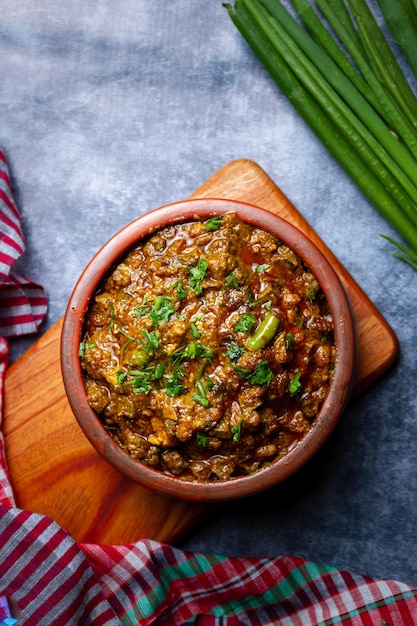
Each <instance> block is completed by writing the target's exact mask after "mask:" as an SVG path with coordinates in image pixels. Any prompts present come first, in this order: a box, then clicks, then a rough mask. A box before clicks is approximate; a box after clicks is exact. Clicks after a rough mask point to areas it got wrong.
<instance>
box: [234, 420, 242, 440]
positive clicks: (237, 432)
mask: <svg viewBox="0 0 417 626" xmlns="http://www.w3.org/2000/svg"><path fill="white" fill-rule="evenodd" d="M231 430H232V439H233V441H234V442H235V443H239V441H240V439H241V437H242V430H243V419H242V420H240V422H239V424H234V426H232V429H231Z"/></svg>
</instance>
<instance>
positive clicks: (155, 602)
mask: <svg viewBox="0 0 417 626" xmlns="http://www.w3.org/2000/svg"><path fill="white" fill-rule="evenodd" d="M23 251H24V238H23V234H22V229H21V224H20V219H19V214H18V212H17V210H16V208H15V204H14V201H13V196H12V190H11V184H10V179H9V174H8V170H7V165H6V160H5V157H4V154H3V153H2V152H1V151H0V303H1V308H0V320H1V321H0V323H1V329H0V399H1V397H2V389H3V381H4V374H5V371H6V366H7V359H8V344H7V339H6V338H7V337H11V336H13V335H17V334H23V333H33V332H36V331H37V330H38V328H39V325H40V323H41V321H42V319H43V317H44V315H45V311H46V298H45V294H44V292H43V290H42V288H41V287H39V286H38V285H35V284H34V283H33V282H31V281H29V280H28V279H26V278H23V277H21V276H18V275H17V274H15V273H14V272H13V264H14V262H15V261H16V260H17V259H18V257H19V256H20V255H21V254H22V253H23ZM0 408H1V407H0ZM0 418H1V413H0ZM0 424H1V422H0ZM3 443H4V442H3V439H2V438H1V432H0V626H9V625H11V624H16V623H18V624H25V625H29V626H54V625H55V624H56V625H57V626H65V625H66V624H69V625H74V626H87V625H90V624H91V625H94V626H116V625H117V624H122V625H125V626H128V625H132V626H133V625H137V624H143V625H145V626H149V625H151V624H152V625H153V624H155V625H156V624H160V625H167V626H170V625H171V624H172V625H177V624H178V625H186V624H196V625H197V626H221V625H222V626H241V625H250V626H252V625H253V626H258V625H259V626H260V625H266V624H277V625H279V626H319V625H320V626H327V625H330V624H342V623H343V624H348V625H351V626H371V625H376V626H415V625H416V624H417V589H416V588H414V587H412V586H410V585H407V584H404V583H400V582H396V581H393V580H375V579H373V578H370V577H367V576H362V575H357V574H352V573H350V572H347V571H343V570H338V569H336V568H333V567H329V566H327V565H324V564H321V563H313V562H311V561H306V560H303V559H301V558H296V557H291V556H283V557H277V558H276V559H266V558H228V557H226V556H222V555H218V554H209V553H197V554H193V553H190V552H184V551H182V550H179V549H176V548H174V547H171V546H168V545H164V544H160V543H157V542H155V541H150V540H148V539H143V540H142V541H138V542H136V543H133V544H129V545H125V546H102V545H92V544H79V543H76V542H74V541H73V539H72V538H71V537H70V535H69V534H68V533H67V532H66V531H65V530H63V529H62V528H60V527H59V526H58V525H57V524H56V523H55V522H54V521H53V520H51V519H49V518H48V517H45V516H43V515H38V514H35V513H32V512H30V511H23V510H20V509H19V508H17V507H16V505H15V502H14V498H13V491H12V487H11V484H10V480H9V476H8V472H7V468H6V461H5V455H4V447H3ZM11 614H12V615H11Z"/></svg>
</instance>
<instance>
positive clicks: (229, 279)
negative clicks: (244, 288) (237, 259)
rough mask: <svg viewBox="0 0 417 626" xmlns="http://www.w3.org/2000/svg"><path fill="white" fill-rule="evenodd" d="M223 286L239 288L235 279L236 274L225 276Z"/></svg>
mask: <svg viewBox="0 0 417 626" xmlns="http://www.w3.org/2000/svg"><path fill="white" fill-rule="evenodd" d="M224 284H225V286H226V287H239V281H238V279H237V275H236V272H232V273H231V274H229V275H228V276H226V279H225V281H224Z"/></svg>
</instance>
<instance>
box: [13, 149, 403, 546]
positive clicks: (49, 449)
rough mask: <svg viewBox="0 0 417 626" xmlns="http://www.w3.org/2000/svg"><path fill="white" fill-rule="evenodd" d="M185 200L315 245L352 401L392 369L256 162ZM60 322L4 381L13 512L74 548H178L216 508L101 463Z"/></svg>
mask: <svg viewBox="0 0 417 626" xmlns="http://www.w3.org/2000/svg"><path fill="white" fill-rule="evenodd" d="M191 197H194V198H196V197H213V198H214V197H217V198H227V199H235V200H243V201H245V202H249V203H251V204H255V205H258V206H261V207H263V208H265V209H268V210H270V211H272V212H274V213H277V214H279V215H280V216H281V217H283V218H285V219H287V220H288V221H290V222H292V223H293V224H294V225H295V226H298V227H299V228H300V229H301V230H303V231H304V232H305V233H307V234H308V235H309V236H310V238H311V239H313V240H314V241H315V242H316V244H318V246H319V247H320V248H321V249H322V251H323V252H324V253H325V254H326V256H327V257H328V258H329V260H330V261H331V262H332V264H333V265H334V267H335V269H336V270H337V272H338V274H339V276H340V278H341V279H342V281H343V283H344V285H345V288H346V290H347V292H348V294H349V297H350V300H351V303H352V307H353V310H354V315H355V318H356V324H357V332H358V353H359V359H358V371H357V377H356V381H355V386H354V394H357V393H359V392H360V391H362V390H364V389H365V388H367V387H368V386H369V385H370V384H371V383H372V382H374V381H375V380H376V379H377V378H379V377H380V376H381V375H382V374H384V373H385V372H386V371H387V370H388V369H389V368H390V367H391V366H392V365H393V364H394V362H395V360H396V358H397V355H398V341H397V338H396V336H395V334H394V333H393V331H392V329H391V328H390V326H389V325H388V324H387V322H386V320H385V319H384V318H383V317H382V315H381V314H380V313H379V312H378V310H377V309H376V308H375V306H374V305H373V304H372V303H371V302H370V300H369V299H368V298H367V296H366V295H365V294H364V292H363V291H362V289H361V288H360V287H359V286H358V284H357V283H356V282H355V281H354V280H353V278H352V277H351V276H350V275H349V273H348V272H347V271H346V269H345V268H344V267H343V266H342V265H341V264H340V263H339V261H338V260H337V259H336V257H335V256H334V255H333V254H332V252H331V251H330V250H329V249H328V248H327V246H326V245H325V244H324V243H323V241H321V240H320V238H319V237H318V235H317V234H316V233H315V232H314V230H313V229H312V228H311V226H310V225H309V224H308V223H307V222H306V220H305V219H304V218H303V217H302V215H301V214H300V213H299V212H298V211H297V210H296V209H295V207H294V206H293V205H292V204H291V202H290V201H289V200H288V198H287V197H286V196H285V195H284V194H283V193H282V191H281V190H280V189H279V188H278V187H277V186H276V185H275V184H274V183H273V181H272V180H271V179H270V178H269V177H268V176H267V174H266V173H265V172H264V171H263V170H262V169H261V168H260V167H259V166H258V165H257V164H256V163H254V162H253V161H248V160H243V159H242V160H236V161H232V162H231V163H228V164H227V165H225V166H224V167H223V168H222V169H220V170H219V171H218V172H217V173H215V174H214V175H213V176H212V177H211V178H210V179H209V180H208V181H206V182H205V183H204V184H203V185H202V186H201V187H200V188H199V189H198V190H197V191H196V192H195V193H194V194H193V195H192V196H191ZM123 225H124V224H121V225H120V226H121V227H122V226H123ZM329 239H330V236H329ZM61 325H62V323H61V321H59V322H57V323H56V324H55V325H54V326H53V327H52V328H51V329H50V330H49V331H47V332H46V333H45V334H44V335H43V336H42V337H41V338H40V339H39V340H38V341H37V342H36V343H35V344H34V345H33V346H32V347H31V348H30V349H29V350H28V351H27V352H26V353H25V354H24V355H23V356H22V357H20V359H18V360H17V361H16V362H15V363H13V364H12V365H11V366H10V368H9V369H8V372H7V375H6V383H5V407H4V409H5V410H4V426H3V432H4V436H5V441H6V452H7V460H8V464H9V469H10V473H11V476H12V484H13V489H14V493H15V496H16V502H17V505H18V506H19V507H22V508H25V509H27V510H30V511H33V512H37V513H43V514H46V515H49V516H50V517H52V518H53V519H54V520H55V521H57V522H58V523H59V524H60V525H61V526H63V527H64V528H66V529H67V530H68V531H69V533H70V534H71V535H72V537H73V538H74V539H75V540H76V541H82V542H94V543H128V542H130V541H135V540H138V539H141V538H145V537H146V538H151V539H156V540H158V541H165V542H169V543H171V544H174V543H176V542H178V541H179V540H180V539H181V538H183V537H184V536H185V535H186V534H187V533H188V532H189V531H190V530H192V529H193V528H195V527H196V526H197V525H198V524H199V523H202V522H203V521H205V520H207V519H208V518H209V516H210V515H212V514H213V513H214V512H215V511H216V510H217V509H218V506H219V505H217V504H201V503H193V502H186V501H181V500H177V499H175V498H168V497H165V496H161V495H158V494H155V493H153V492H151V491H148V490H147V489H145V488H143V487H140V486H138V485H136V484H135V483H133V482H131V481H129V480H128V479H126V478H124V477H123V476H121V475H120V474H119V473H118V472H117V471H115V470H113V468H112V467H110V466H109V465H108V464H107V463H106V462H105V461H104V460H102V459H101V457H100V456H99V455H98V454H97V452H96V451H95V449H94V448H93V447H92V446H91V444H90V443H89V442H88V440H87V439H86V438H85V436H84V434H83V433H82V431H81V429H80V428H79V426H78V424H77V423H76V421H75V418H74V416H73V414H72V411H71V409H70V406H69V404H68V401H67V399H66V396H65V391H64V386H63V382H62V378H61V369H60V360H59V342H60V333H61Z"/></svg>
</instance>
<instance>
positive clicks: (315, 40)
mask: <svg viewBox="0 0 417 626" xmlns="http://www.w3.org/2000/svg"><path fill="white" fill-rule="evenodd" d="M378 2H379V4H380V6H381V9H382V13H384V16H385V19H386V20H387V22H388V21H389V19H391V20H394V19H395V16H396V18H397V29H399V28H402V26H403V22H402V20H401V19H398V16H401V15H402V14H401V11H400V10H399V9H398V11H397V5H399V4H401V5H403V9H401V10H405V8H404V7H406V6H407V11H409V13H407V15H408V23H407V29H406V30H409V28H410V29H411V25H413V28H414V26H415V25H416V26H415V28H416V30H414V31H413V33H414V35H413V38H414V41H413V42H411V43H410V50H414V46H416V42H417V37H416V35H415V33H416V32H417V19H416V17H417V14H416V11H415V9H414V8H412V7H413V4H412V3H411V2H407V3H405V2H391V0H378ZM317 4H318V5H319V6H320V8H321V10H322V11H323V12H324V13H325V14H326V17H327V19H328V20H329V22H331V27H332V30H330V28H329V27H327V26H326V25H325V23H323V16H322V13H318V14H316V13H315V10H314V8H313V4H312V3H309V2H307V0H293V2H292V5H293V7H294V8H295V10H296V12H297V18H298V19H296V17H293V16H292V15H291V14H290V12H289V11H287V10H286V9H285V7H284V6H283V4H282V3H281V2H280V0H236V2H235V3H234V6H232V5H230V4H227V3H226V4H224V6H225V7H226V9H227V11H228V13H229V16H230V18H231V20H232V21H233V23H234V24H235V26H236V27H237V29H238V30H239V31H240V33H241V34H242V36H243V37H244V38H245V39H246V41H247V42H248V44H249V45H250V46H251V48H252V49H253V51H254V52H255V54H256V55H257V56H258V57H259V59H260V61H261V62H262V63H263V64H264V65H265V67H266V69H267V70H268V71H269V72H270V74H271V76H272V78H273V79H274V80H275V81H276V83H277V85H278V86H279V87H280V88H281V90H282V91H283V92H284V94H285V95H286V96H287V97H288V99H289V100H290V102H291V103H292V104H293V105H294V107H295V108H296V110H297V111H298V112H299V113H300V114H301V115H302V117H303V118H304V120H305V121H306V122H307V124H308V125H309V126H310V127H311V129H312V130H313V131H314V132H315V133H316V134H317V136H318V137H319V139H320V140H321V141H322V142H323V144H324V145H325V146H326V147H327V148H328V150H329V151H330V152H331V154H332V155H333V156H334V157H335V158H336V159H337V161H338V162H339V164H340V165H341V166H342V167H343V168H344V170H345V171H346V173H347V174H348V175H350V176H351V178H352V179H353V180H354V182H355V183H356V184H357V185H358V186H359V187H360V189H361V190H362V191H363V192H364V194H365V195H366V196H367V197H368V199H369V200H370V201H371V202H372V203H373V204H374V205H375V207H376V208H377V209H378V210H379V211H380V212H381V214H382V215H383V216H384V217H385V218H386V219H387V220H388V221H389V222H390V223H391V224H392V226H393V227H394V228H395V229H396V230H397V232H398V233H399V234H400V235H401V236H402V238H403V239H404V241H405V242H406V243H407V244H408V245H409V246H410V249H411V250H412V251H413V252H414V253H417V200H416V198H417V195H416V191H417V158H416V154H417V132H416V131H417V124H416V111H417V100H416V98H415V96H414V94H413V92H412V90H411V88H410V87H409V85H408V83H407V81H406V79H405V76H404V75H403V73H402V71H401V69H400V66H399V64H398V63H397V62H396V61H395V57H394V55H393V53H392V52H391V50H390V47H389V45H388V43H387V41H386V39H385V37H384V35H383V32H382V30H381V29H380V27H379V26H378V24H377V22H376V20H375V19H374V17H373V14H372V13H371V11H370V9H369V8H368V7H367V6H366V2H364V0H331V2H330V1H329V0H317ZM388 5H389V8H387V6H388ZM384 8H385V9H384ZM412 10H413V11H414V13H413V16H411V13H410V12H411V11H412ZM388 13H389V14H390V17H388ZM411 17H413V19H411ZM403 18H404V16H403ZM404 25H405V24H404ZM388 26H389V24H388ZM304 27H306V28H307V31H309V32H306V30H305V28H304ZM334 31H337V35H338V36H339V37H340V39H343V45H344V48H342V47H341V44H340V39H336V38H335V36H334V34H333V33H334ZM403 39H406V37H403ZM408 39H410V37H408ZM345 49H346V50H347V51H348V52H347V53H346V52H345ZM411 56H413V58H414V60H415V59H416V58H417V53H414V52H413V53H411ZM352 57H354V59H352ZM415 65H416V66H417V62H415ZM416 69H417V68H416ZM399 85H402V87H403V88H399ZM405 85H406V87H405ZM400 245H401V244H400ZM401 258H403V259H404V260H406V261H407V262H408V263H410V265H412V266H413V267H414V263H415V260H414V259H413V257H412V256H410V255H409V254H408V252H406V253H405V254H404V255H401Z"/></svg>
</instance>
